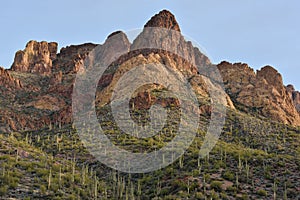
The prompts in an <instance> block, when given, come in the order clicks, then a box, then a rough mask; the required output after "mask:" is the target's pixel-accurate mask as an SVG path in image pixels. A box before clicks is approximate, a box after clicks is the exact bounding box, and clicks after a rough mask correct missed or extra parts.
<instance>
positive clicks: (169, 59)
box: [0, 10, 300, 131]
mask: <svg viewBox="0 0 300 200" xmlns="http://www.w3.org/2000/svg"><path fill="white" fill-rule="evenodd" d="M151 27H154V28H163V29H165V30H171V32H172V33H171V36H170V37H169V36H168V37H165V38H164V40H163V41H159V40H160V39H158V38H157V37H156V36H155V34H153V32H151ZM145 38H146V39H145ZM157 43H160V44H161V46H160V48H159V49H151V48H143V47H147V46H152V45H153V44H157ZM95 48H96V49H95ZM160 49H166V51H164V50H160ZM92 50H95V51H96V52H97V53H98V55H101V56H102V57H99V58H97V59H98V60H104V61H106V63H104V64H108V65H110V66H109V67H108V69H107V70H106V71H105V73H104V74H103V75H102V77H101V78H100V77H99V78H100V80H99V85H98V90H97V93H96V94H95V95H96V105H97V106H99V107H101V106H103V105H106V104H108V103H109V102H110V101H111V100H110V97H111V91H112V90H113V88H114V87H115V85H116V83H117V82H118V80H119V79H120V78H121V77H122V76H123V75H124V74H125V73H126V72H128V71H129V70H131V69H132V68H134V67H137V66H143V65H145V64H147V63H156V64H160V65H163V66H164V67H165V68H166V71H168V68H171V69H172V70H174V71H175V72H174V73H175V74H177V75H178V76H181V75H183V77H184V78H186V79H187V80H189V83H190V85H191V86H192V88H193V90H194V91H195V93H196V94H197V97H198V100H199V102H202V103H201V105H200V109H199V110H200V113H210V111H211V107H210V105H209V99H210V94H209V92H208V89H207V84H208V85H210V86H212V87H214V89H216V90H222V87H221V86H220V85H219V83H218V82H211V80H209V79H208V78H207V76H211V74H209V73H210V69H212V66H213V64H212V63H211V62H210V60H209V58H208V57H207V56H206V55H204V54H203V53H202V52H200V50H199V49H198V48H196V47H194V46H193V45H192V43H191V42H189V41H186V40H185V39H184V37H183V36H182V35H181V33H180V27H179V25H178V23H177V21H176V19H175V17H174V15H173V14H172V13H170V12H169V11H167V10H163V11H161V12H160V13H158V14H156V15H155V16H153V17H152V18H151V19H150V20H149V21H148V22H147V23H146V25H145V26H144V30H143V32H142V33H141V34H140V35H139V36H138V37H137V38H136V39H135V40H134V41H133V43H132V44H131V43H130V42H129V40H128V38H127V36H126V34H125V33H123V32H121V31H116V32H114V33H112V34H110V35H109V36H108V37H107V39H106V41H105V43H104V44H101V45H97V44H92V43H86V44H82V45H71V46H67V47H64V48H62V49H61V50H60V52H59V53H58V54H57V43H55V42H50V43H48V42H36V41H30V42H28V44H27V45H26V48H25V49H24V50H23V51H18V52H17V53H16V56H15V59H14V63H13V65H12V67H11V69H10V70H4V69H2V68H0V92H1V96H0V102H1V103H2V104H1V107H0V131H12V130H13V131H15V130H29V129H30V130H31V129H40V128H41V127H44V126H49V124H69V123H72V106H71V102H72V92H73V85H74V81H75V77H76V74H77V73H78V72H81V70H82V71H85V70H86V67H88V66H87V63H85V61H86V59H87V58H88V56H89V55H91V54H90V53H91V51H92ZM168 50H170V51H168ZM116 52H125V54H123V55H118V54H116ZM126 52H127V53H126ZM171 52H176V53H177V54H179V55H181V57H180V56H178V55H176V53H171ZM182 57H184V58H188V59H187V60H186V59H183V58H182ZM111 62H112V63H111ZM116 66H117V67H116ZM217 67H218V69H219V70H220V72H221V75H222V77H223V79H224V85H225V89H226V92H227V94H228V95H227V97H226V101H227V102H226V103H227V107H228V108H229V109H239V110H241V111H244V112H252V113H253V112H254V113H255V114H259V115H262V116H264V117H267V118H270V119H273V120H275V121H278V122H282V123H286V124H291V125H300V116H299V111H300V93H299V92H297V91H295V89H294V88H293V86H287V87H285V86H284V85H283V81H282V77H281V75H280V74H279V73H278V72H277V71H276V70H275V69H274V68H272V67H271V66H266V67H264V68H262V69H261V70H259V71H257V72H255V71H254V70H253V69H251V68H250V67H249V66H248V65H247V64H242V63H236V64H231V63H228V62H222V63H220V64H219V65H217ZM199 72H200V73H199ZM202 72H203V73H202ZM170 73H171V72H170ZM172 73H173V72H172ZM212 78H213V77H212ZM136 79H139V77H137V78H136ZM165 89H166V88H164V87H162V86H160V85H155V84H151V85H147V86H145V87H141V88H139V89H138V90H136V91H134V95H133V96H132V99H131V103H132V104H134V105H135V108H137V109H149V108H150V107H151V105H153V104H161V105H162V106H163V107H167V106H169V105H175V106H180V105H179V102H178V101H177V100H176V99H172V98H169V99H162V98H161V97H160V96H157V91H160V90H165ZM153 91H155V92H153ZM128 92H133V91H128ZM82 98H83V99H84V97H82ZM12 102H13V104H12ZM297 110H298V111H297ZM28 113H30V115H29V114H28Z"/></svg>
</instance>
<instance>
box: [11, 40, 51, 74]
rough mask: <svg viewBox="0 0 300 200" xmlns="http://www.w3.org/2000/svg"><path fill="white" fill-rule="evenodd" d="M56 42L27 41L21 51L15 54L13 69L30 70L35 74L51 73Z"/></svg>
mask: <svg viewBox="0 0 300 200" xmlns="http://www.w3.org/2000/svg"><path fill="white" fill-rule="evenodd" d="M56 52H57V43H56V42H50V43H48V42H45V41H43V42H37V41H33V40H32V41H29V42H28V43H27V45H26V47H25V49H24V50H23V51H22V50H20V51H18V52H17V53H16V54H15V59H14V63H13V65H12V67H11V70H13V71H20V72H30V73H37V74H49V73H51V68H52V61H53V60H54V59H55V58H56Z"/></svg>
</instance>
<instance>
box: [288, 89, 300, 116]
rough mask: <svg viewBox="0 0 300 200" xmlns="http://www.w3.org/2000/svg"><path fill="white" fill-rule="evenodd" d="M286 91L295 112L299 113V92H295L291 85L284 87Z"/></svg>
mask: <svg viewBox="0 0 300 200" xmlns="http://www.w3.org/2000/svg"><path fill="white" fill-rule="evenodd" d="M286 90H287V91H288V94H289V95H290V98H291V99H292V100H293V103H294V106H295V107H296V109H297V111H298V112H299V113H300V92H298V91H296V90H295V88H294V86H293V85H288V86H286Z"/></svg>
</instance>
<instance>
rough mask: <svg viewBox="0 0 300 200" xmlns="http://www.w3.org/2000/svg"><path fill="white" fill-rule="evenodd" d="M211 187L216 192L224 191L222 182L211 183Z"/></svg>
mask: <svg viewBox="0 0 300 200" xmlns="http://www.w3.org/2000/svg"><path fill="white" fill-rule="evenodd" d="M210 187H211V188H212V189H214V190H215V191H218V192H221V191H222V182H221V181H212V182H211V183H210Z"/></svg>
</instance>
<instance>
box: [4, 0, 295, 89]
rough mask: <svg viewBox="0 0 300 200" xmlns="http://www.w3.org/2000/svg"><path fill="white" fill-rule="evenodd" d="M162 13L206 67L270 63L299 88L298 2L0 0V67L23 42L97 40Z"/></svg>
mask: <svg viewBox="0 0 300 200" xmlns="http://www.w3.org/2000/svg"><path fill="white" fill-rule="evenodd" d="M162 9H168V10H170V11H171V12H173V14H175V16H176V18H177V21H178V23H179V24H180V27H181V30H182V32H183V34H185V35H187V36H189V37H191V38H193V39H194V40H195V41H197V43H199V44H200V45H201V46H202V47H203V48H204V49H205V50H206V52H207V53H208V55H209V57H210V59H211V60H212V62H213V63H219V62H220V61H222V60H227V61H230V62H245V63H248V64H249V65H250V66H251V67H253V68H255V69H259V68H261V67H262V66H264V65H267V64H268V65H272V66H274V67H275V68H276V69H277V70H278V71H279V72H280V73H281V74H282V75H283V77H284V82H285V83H286V84H289V83H292V84H294V86H295V87H296V88H297V89H300V77H299V72H300V68H299V67H300V61H299V57H300V11H299V10H300V1H298V0H289V1H283V0H242V1H241V0H226V1H224V0H206V1H202V0H181V1H179V0H173V1H171V0H165V1H163V0H152V1H150V0H127V1H122V0H118V1H116V0H110V1H102V0H27V1H22V0H18V1H17V0H3V1H0V26H1V29H0V66H4V67H5V68H9V67H10V66H11V64H12V62H13V58H14V54H15V52H16V51H17V50H19V49H24V47H25V44H26V43H27V42H28V41H29V40H38V41H41V40H46V41H56V42H58V43H59V47H60V48H61V47H64V46H67V45H70V44H81V43H85V42H94V43H103V41H104V40H105V38H106V37H107V35H108V34H110V33H111V32H113V31H115V30H124V31H127V30H131V29H135V28H142V27H143V25H144V24H145V23H146V21H147V20H149V19H150V17H151V16H152V15H154V14H156V13H158V12H159V11H160V10H162Z"/></svg>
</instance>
